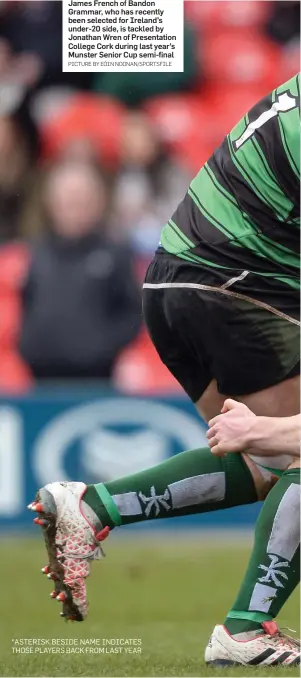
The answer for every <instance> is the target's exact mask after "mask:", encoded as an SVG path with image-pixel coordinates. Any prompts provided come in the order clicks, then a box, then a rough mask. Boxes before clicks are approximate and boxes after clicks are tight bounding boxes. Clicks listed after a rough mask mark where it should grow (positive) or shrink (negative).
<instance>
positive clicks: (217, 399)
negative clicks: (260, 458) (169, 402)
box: [195, 376, 300, 500]
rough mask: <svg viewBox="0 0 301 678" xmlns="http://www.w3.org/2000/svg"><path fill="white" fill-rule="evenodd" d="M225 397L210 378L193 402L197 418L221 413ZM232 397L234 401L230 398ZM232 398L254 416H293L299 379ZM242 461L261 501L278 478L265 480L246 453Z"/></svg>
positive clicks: (208, 418) (293, 466) (206, 417)
mask: <svg viewBox="0 0 301 678" xmlns="http://www.w3.org/2000/svg"><path fill="white" fill-rule="evenodd" d="M226 397H227V396H226V395H223V394H221V393H219V391H218V388H217V383H216V380H215V379H213V380H212V381H211V382H210V384H209V386H208V387H207V389H206V391H205V392H204V393H203V395H202V396H201V398H199V400H198V401H197V402H196V403H195V406H196V408H197V411H198V413H199V414H200V416H201V417H202V418H203V419H204V420H205V421H206V422H208V421H209V420H210V419H211V418H212V417H215V416H216V415H217V414H220V411H221V409H222V406H223V403H224V401H225V399H226ZM231 397H232V398H233V396H231ZM235 399H236V400H239V401H240V402H242V403H244V404H245V405H247V406H248V407H249V408H250V410H252V412H254V414H257V415H261V416H266V417H289V416H293V415H295V414H298V413H299V412H300V377H299V376H297V377H293V378H291V379H287V380H286V381H283V382H281V383H280V384H276V385H275V386H271V387H269V388H266V389H264V390H263V391H258V392H257V393H252V394H250V395H246V396H239V397H237V398H235ZM250 452H252V450H250ZM243 458H244V460H245V462H246V463H247V465H248V467H249V469H250V471H251V473H252V476H253V480H254V483H255V486H256V489H257V492H258V498H259V499H260V500H262V499H264V498H265V497H266V496H267V494H268V492H269V491H270V489H271V487H273V485H274V484H275V482H277V478H276V477H274V478H273V479H272V480H271V481H270V482H268V481H266V480H265V479H263V477H262V476H261V474H260V472H259V470H258V468H257V466H256V464H255V463H254V462H253V461H252V459H250V458H249V457H248V455H246V454H243ZM299 463H300V462H299V460H296V461H294V462H293V463H292V465H291V466H290V468H296V466H297V467H298V466H299Z"/></svg>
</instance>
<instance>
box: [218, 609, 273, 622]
mask: <svg viewBox="0 0 301 678" xmlns="http://www.w3.org/2000/svg"><path fill="white" fill-rule="evenodd" d="M227 619H248V620H249V621H253V622H258V623H259V624H261V623H262V622H266V621H272V620H273V616H272V615H271V614H267V613H266V612H248V611H247V610H230V612H228V613H227Z"/></svg>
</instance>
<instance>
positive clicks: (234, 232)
mask: <svg viewBox="0 0 301 678" xmlns="http://www.w3.org/2000/svg"><path fill="white" fill-rule="evenodd" d="M299 181H300V75H299V74H298V75H296V76H295V77H293V78H291V80H289V81H288V82H286V83H284V84H283V85H280V87H277V88H276V89H275V90H274V91H273V92H272V93H271V94H269V95H268V96H266V97H265V98H264V99H262V100H261V101H260V102H259V103H257V104H256V105H255V106H254V107H253V108H252V109H251V111H249V113H247V114H246V115H245V116H244V118H243V119H242V120H241V121H240V122H239V123H238V124H237V125H236V127H234V129H233V130H232V131H231V132H230V134H228V136H227V137H226V138H225V140H224V141H223V143H222V144H221V146H220V147H219V148H218V149H217V150H216V151H215V152H214V153H213V155H212V156H211V158H210V159H209V160H208V162H206V163H205V165H204V167H202V169H201V170H200V172H199V173H198V175H197V176H196V177H195V179H193V181H192V182H191V184H190V186H189V189H188V192H187V194H186V196H185V198H184V200H183V201H182V202H181V203H180V205H179V207H178V209H177V210H176V212H175V213H174V215H173V217H172V219H170V221H169V222H168V224H166V226H165V227H164V228H163V231H162V234H161V243H160V246H161V247H162V248H164V249H165V250H166V251H168V252H170V253H172V254H174V255H176V256H178V257H180V258H181V259H184V260H186V261H189V262H191V263H194V264H202V265H203V266H204V265H205V266H208V267H215V268H219V269H223V268H226V269H227V270H228V271H229V270H235V271H237V270H240V269H241V270H243V269H248V270H249V271H252V272H253V273H258V274H259V275H263V276H270V277H273V278H276V279H278V280H279V281H281V282H282V283H284V284H286V285H289V286H290V287H292V288H295V289H297V288H298V287H299V249H300V247H299V226H300V216H299V202H300V201H299V196H300V184H299Z"/></svg>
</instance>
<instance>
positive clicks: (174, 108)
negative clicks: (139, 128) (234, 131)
mask: <svg viewBox="0 0 301 678" xmlns="http://www.w3.org/2000/svg"><path fill="white" fill-rule="evenodd" d="M145 110H146V112H147V113H148V115H149V116H150V118H151V120H152V121H153V122H154V123H155V125H156V128H157V130H158V132H159V135H160V137H161V139H162V140H163V142H164V143H165V144H167V145H168V146H169V147H170V148H176V149H178V148H179V147H181V146H182V144H183V143H184V144H185V143H186V141H187V139H191V138H194V139H195V141H197V140H199V139H200V140H202V141H206V142H207V143H208V142H209V143H210V142H214V141H215V139H216V131H215V130H216V125H215V120H214V119H213V117H212V111H211V110H210V108H208V102H207V99H206V97H205V96H202V95H198V94H188V95H167V96H162V97H155V98H153V99H149V100H148V101H147V102H146V104H145Z"/></svg>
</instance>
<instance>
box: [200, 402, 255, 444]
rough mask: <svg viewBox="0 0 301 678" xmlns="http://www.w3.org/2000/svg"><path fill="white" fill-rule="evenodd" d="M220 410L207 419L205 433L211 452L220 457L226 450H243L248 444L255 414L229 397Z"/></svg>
mask: <svg viewBox="0 0 301 678" xmlns="http://www.w3.org/2000/svg"><path fill="white" fill-rule="evenodd" d="M221 412H222V413H221V414H219V415H218V416H217V417H214V419H211V420H210V421H209V430H208V431H207V434H206V435H207V438H208V443H209V447H210V449H211V452H212V454H215V455H216V456H217V457H222V456H224V455H225V454H227V453H228V452H243V451H244V450H245V449H246V448H248V447H249V445H250V440H251V435H250V434H251V431H252V429H253V426H254V424H255V421H256V415H255V414H253V412H251V410H249V408H248V407H247V406H246V405H243V403H239V402H237V401H236V400H232V399H231V398H228V399H227V400H225V402H224V405H223V408H222V411H221Z"/></svg>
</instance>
